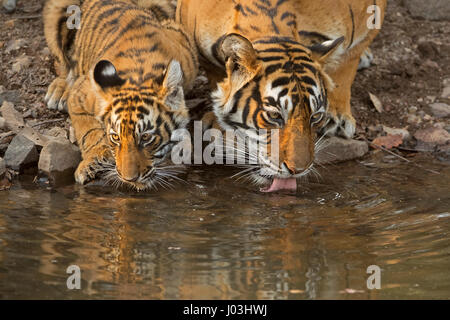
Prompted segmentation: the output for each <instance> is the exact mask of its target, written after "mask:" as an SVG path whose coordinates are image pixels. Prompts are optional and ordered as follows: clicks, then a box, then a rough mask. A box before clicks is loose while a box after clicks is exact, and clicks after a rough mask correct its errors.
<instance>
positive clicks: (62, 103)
mask: <svg viewBox="0 0 450 320" xmlns="http://www.w3.org/2000/svg"><path fill="white" fill-rule="evenodd" d="M66 88H67V83H66V80H65V79H63V78H56V79H55V80H53V82H52V83H51V84H50V87H49V88H48V90H47V94H46V95H45V102H46V103H47V108H49V109H50V110H59V111H61V112H65V113H67V112H68V111H67V96H68V90H66Z"/></svg>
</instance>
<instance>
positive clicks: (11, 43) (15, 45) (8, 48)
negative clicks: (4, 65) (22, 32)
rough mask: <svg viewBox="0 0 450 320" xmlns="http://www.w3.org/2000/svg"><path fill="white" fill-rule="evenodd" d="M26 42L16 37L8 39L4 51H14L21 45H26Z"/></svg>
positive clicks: (21, 46)
mask: <svg viewBox="0 0 450 320" xmlns="http://www.w3.org/2000/svg"><path fill="white" fill-rule="evenodd" d="M27 44H28V41H27V40H25V39H16V40H11V41H8V43H7V44H6V49H5V53H8V54H9V53H11V51H16V50H19V49H21V48H23V47H26V46H27Z"/></svg>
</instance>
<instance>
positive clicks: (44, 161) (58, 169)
mask: <svg viewBox="0 0 450 320" xmlns="http://www.w3.org/2000/svg"><path fill="white" fill-rule="evenodd" d="M80 161H81V153H80V150H79V149H78V148H77V147H76V146H74V145H73V144H72V143H70V141H69V140H65V141H64V142H63V141H51V142H49V143H48V144H47V145H46V146H45V147H44V148H43V149H42V151H41V157H40V159H39V165H38V166H39V171H40V173H41V174H45V175H46V176H48V177H49V179H50V180H51V181H52V182H53V183H60V182H64V181H68V180H70V181H73V180H74V177H73V174H74V172H75V170H76V168H77V167H78V164H79V163H80Z"/></svg>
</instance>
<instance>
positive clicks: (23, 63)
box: [11, 55, 31, 73]
mask: <svg viewBox="0 0 450 320" xmlns="http://www.w3.org/2000/svg"><path fill="white" fill-rule="evenodd" d="M30 65H31V58H30V57H29V56H26V55H23V56H21V57H19V58H17V59H16V61H15V62H14V63H13V65H12V68H11V70H12V72H14V73H19V72H21V71H23V70H25V69H27V68H29V67H30Z"/></svg>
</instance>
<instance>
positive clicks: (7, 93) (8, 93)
mask: <svg viewBox="0 0 450 320" xmlns="http://www.w3.org/2000/svg"><path fill="white" fill-rule="evenodd" d="M20 100H21V97H20V92H19V90H4V91H3V92H0V105H2V104H3V102H5V101H9V102H12V103H19V102H20Z"/></svg>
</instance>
